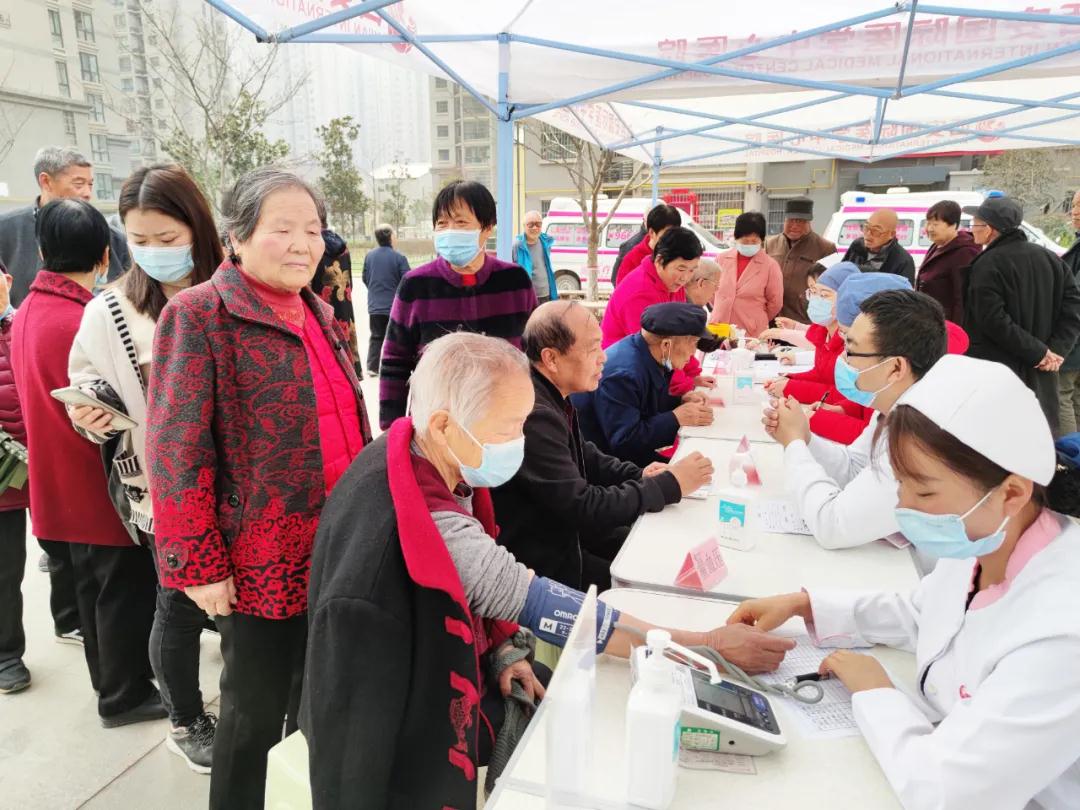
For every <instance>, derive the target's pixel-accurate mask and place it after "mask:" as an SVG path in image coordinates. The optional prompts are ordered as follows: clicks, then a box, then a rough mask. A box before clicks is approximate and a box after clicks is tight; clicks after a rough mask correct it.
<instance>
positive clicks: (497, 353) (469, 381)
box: [409, 332, 529, 434]
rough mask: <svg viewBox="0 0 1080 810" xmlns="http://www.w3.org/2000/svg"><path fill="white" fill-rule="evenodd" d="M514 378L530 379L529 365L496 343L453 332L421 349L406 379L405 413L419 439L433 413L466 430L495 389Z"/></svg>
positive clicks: (503, 344)
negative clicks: (440, 413)
mask: <svg viewBox="0 0 1080 810" xmlns="http://www.w3.org/2000/svg"><path fill="white" fill-rule="evenodd" d="M515 373H520V374H526V375H527V374H528V373H529V361H528V359H527V358H526V357H525V355H524V354H522V353H521V352H520V351H518V350H517V349H516V348H514V346H513V345H512V344H510V343H508V342H507V341H505V340H502V339H500V338H493V337H487V336H485V335H477V334H473V333H472V332H452V333H450V334H449V335H443V336H442V337H441V338H439V339H437V340H433V341H432V342H431V343H429V344H428V346H427V348H425V349H424V353H423V354H422V355H421V356H420V362H419V363H417V364H416V370H415V371H413V373H412V377H411V378H410V379H409V401H410V406H409V412H410V415H411V416H412V419H413V426H414V428H415V429H416V431H417V433H420V434H424V433H426V432H427V425H428V420H429V419H431V415H432V414H433V413H435V411H447V412H449V414H450V418H451V419H453V420H454V421H455V422H457V423H458V424H459V425H462V426H463V427H465V428H466V429H468V428H469V427H471V426H472V425H473V423H475V422H476V421H477V420H479V419H481V418H482V417H483V416H484V415H485V414H486V411H487V409H488V407H489V406H490V403H491V399H492V396H493V394H494V393H495V389H496V388H497V387H498V386H499V384H500V383H504V382H506V381H507V380H509V379H512V378H513V376H514V374H515Z"/></svg>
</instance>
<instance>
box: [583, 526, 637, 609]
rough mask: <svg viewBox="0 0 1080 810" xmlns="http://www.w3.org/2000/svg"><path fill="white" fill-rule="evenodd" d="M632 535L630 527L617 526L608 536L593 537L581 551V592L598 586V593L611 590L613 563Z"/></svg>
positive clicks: (586, 541)
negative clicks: (628, 537) (592, 586)
mask: <svg viewBox="0 0 1080 810" xmlns="http://www.w3.org/2000/svg"><path fill="white" fill-rule="evenodd" d="M628 534H630V527H629V526H617V527H615V528H614V529H612V530H611V531H610V532H607V533H606V534H601V535H599V536H592V537H590V538H588V539H587V540H585V541H584V542H583V546H584V547H583V548H582V549H581V590H583V591H584V590H588V588H589V586H590V585H595V586H596V592H597V593H603V592H604V591H607V590H610V589H611V563H612V562H613V561H614V560H615V557H617V556H618V554H619V549H621V548H622V545H623V543H624V542H625V540H626V536H627V535H628Z"/></svg>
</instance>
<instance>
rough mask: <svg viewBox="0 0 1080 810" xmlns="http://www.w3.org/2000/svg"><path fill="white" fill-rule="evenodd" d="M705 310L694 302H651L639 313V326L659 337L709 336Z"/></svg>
mask: <svg viewBox="0 0 1080 810" xmlns="http://www.w3.org/2000/svg"><path fill="white" fill-rule="evenodd" d="M705 323H706V318H705V310H704V309H702V308H701V307H699V306H697V305H695V304H680V303H671V304H653V305H652V306H651V307H646V309H645V311H644V312H642V313H641V328H642V329H644V330H645V331H646V332H652V333H653V334H654V335H657V336H659V337H683V336H686V337H696V338H702V337H710V336H711V333H710V332H709V331H708V330H707V329H706V328H705Z"/></svg>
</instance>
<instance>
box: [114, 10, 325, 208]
mask: <svg viewBox="0 0 1080 810" xmlns="http://www.w3.org/2000/svg"><path fill="white" fill-rule="evenodd" d="M139 11H140V13H141V15H142V24H141V25H140V26H139V30H135V29H132V30H131V31H130V32H129V43H128V48H127V50H126V51H125V53H126V54H128V55H130V56H131V57H132V58H133V59H134V58H143V59H145V57H146V50H147V49H146V48H145V46H144V43H143V33H144V31H145V33H146V35H147V39H150V40H151V41H152V42H153V46H152V47H153V48H154V49H155V50H156V52H157V53H158V54H159V55H160V58H159V59H158V60H154V59H146V62H147V63H148V66H147V71H148V73H149V74H150V75H151V76H152V77H153V79H154V81H155V83H160V84H161V86H162V88H163V90H164V91H165V93H164V95H165V99H166V103H167V104H168V105H169V115H168V121H169V127H170V128H169V132H168V136H167V137H166V138H165V140H164V142H163V144H162V148H163V149H164V150H165V151H166V152H168V153H169V154H170V155H172V157H173V158H174V159H176V160H177V161H178V162H180V163H181V164H183V165H184V167H185V168H186V169H187V170H188V171H189V172H191V174H192V176H194V177H195V178H196V180H198V182H199V184H200V185H201V186H202V187H203V191H204V192H206V194H207V197H208V198H209V199H210V200H211V202H212V204H213V205H214V206H215V208H216V207H217V206H218V205H219V204H220V199H221V195H222V192H223V191H224V190H225V189H227V188H229V187H230V186H231V185H232V184H233V183H234V182H235V180H236V178H237V177H238V176H239V175H241V174H243V173H244V172H245V171H247V170H248V169H250V168H253V167H254V166H258V165H261V164H263V163H268V162H273V161H275V160H280V159H281V158H284V157H285V156H286V155H287V154H288V145H287V144H286V143H285V142H284V141H276V142H271V141H269V140H268V139H267V138H266V136H265V135H264V134H263V132H262V127H263V126H264V124H265V123H266V121H267V119H268V118H269V117H270V116H271V115H272V114H273V113H274V112H276V111H277V110H279V109H280V108H281V107H282V106H284V105H285V104H286V103H287V102H288V100H289V99H290V97H292V96H293V95H294V94H295V93H296V91H297V90H298V88H299V87H300V86H301V85H302V84H303V83H304V82H305V81H306V80H307V74H303V75H299V76H293V77H290V80H289V82H288V84H287V86H285V87H284V88H282V89H281V90H280V91H279V92H277V93H276V94H273V95H272V94H271V93H270V89H271V87H272V85H271V79H272V77H273V76H274V75H275V74H274V70H273V68H274V64H275V61H276V59H277V55H278V50H277V48H278V46H277V45H258V46H256V45H252V44H250V43H249V42H246V41H245V40H246V39H247V35H246V32H244V31H242V30H241V29H240V28H239V27H238V26H235V25H233V24H232V23H231V22H227V21H226V20H225V19H224V18H223V17H222V16H221V15H220V14H217V13H216V12H214V11H212V10H211V9H210V8H209V7H207V6H201V7H200V8H199V10H198V11H197V12H194V13H193V10H192V9H191V8H190V7H189V6H187V5H184V7H183V9H181V3H179V2H176V3H172V4H170V5H169V6H167V7H166V6H163V5H162V4H160V3H151V0H139ZM155 62H156V64H155Z"/></svg>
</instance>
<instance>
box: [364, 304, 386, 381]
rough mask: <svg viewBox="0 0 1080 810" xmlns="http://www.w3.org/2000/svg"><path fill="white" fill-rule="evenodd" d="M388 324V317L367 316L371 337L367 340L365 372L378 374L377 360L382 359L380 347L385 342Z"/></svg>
mask: <svg viewBox="0 0 1080 810" xmlns="http://www.w3.org/2000/svg"><path fill="white" fill-rule="evenodd" d="M389 324H390V316H389V315H368V326H369V327H370V328H371V337H370V338H369V339H368V350H367V370H368V371H370V372H372V373H373V374H378V373H379V359H380V358H381V357H382V345H383V341H384V340H386V327H387V326H388V325H389Z"/></svg>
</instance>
